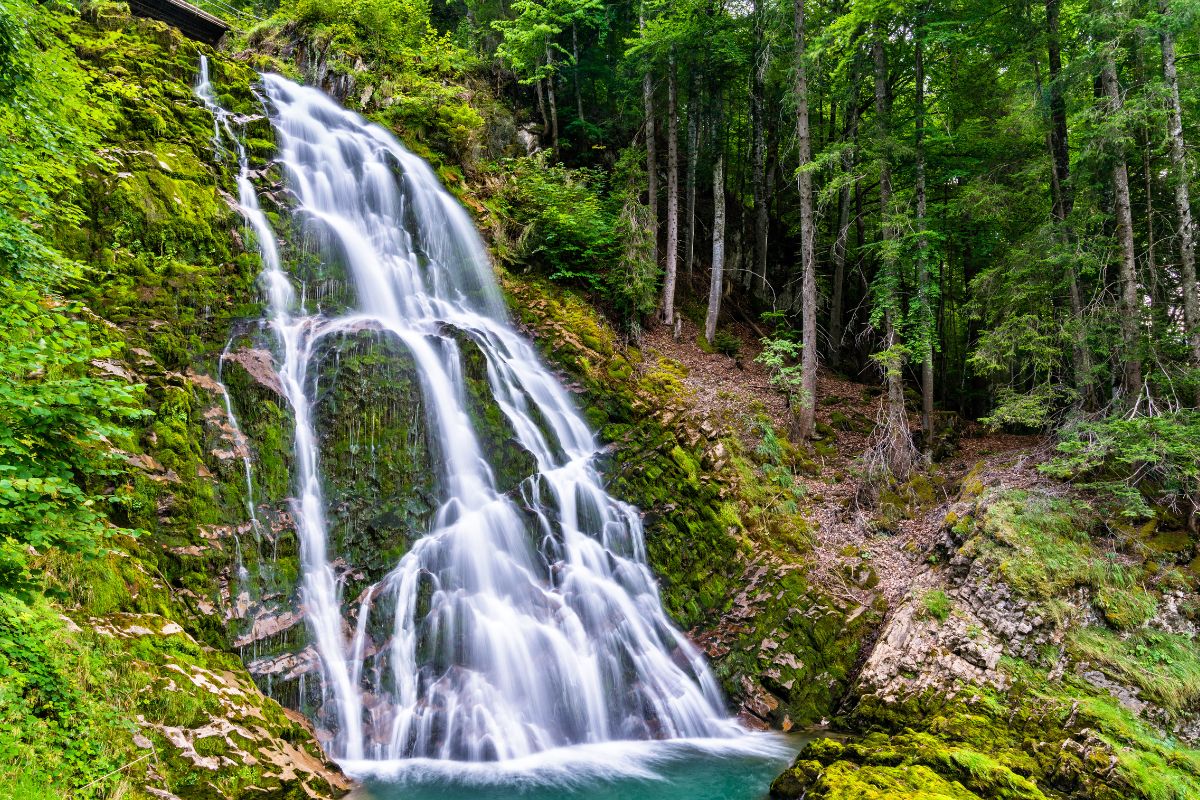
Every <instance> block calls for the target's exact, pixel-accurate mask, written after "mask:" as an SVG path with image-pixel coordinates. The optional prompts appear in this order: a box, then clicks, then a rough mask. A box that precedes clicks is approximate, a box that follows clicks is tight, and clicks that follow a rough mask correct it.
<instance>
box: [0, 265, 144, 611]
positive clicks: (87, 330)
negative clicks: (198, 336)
mask: <svg viewBox="0 0 1200 800" xmlns="http://www.w3.org/2000/svg"><path fill="white" fill-rule="evenodd" d="M78 310H79V309H77V308H73V307H71V306H68V305H65V304H64V305H56V304H54V302H53V301H50V300H46V299H44V298H42V297H41V296H40V295H39V294H38V293H37V292H35V291H33V290H31V289H28V288H23V287H20V286H18V285H16V284H14V283H12V282H7V281H6V282H3V283H0V328H2V329H3V330H4V331H5V336H4V338H3V340H2V341H0V587H9V588H14V587H15V588H27V587H29V586H30V585H32V584H33V583H34V578H33V576H32V575H30V574H29V570H28V558H29V555H28V554H29V550H30V548H33V549H34V550H42V549H44V548H46V547H57V548H60V549H63V550H68V551H81V552H92V551H94V550H95V549H96V546H97V542H98V541H99V540H101V539H103V538H104V537H105V536H107V535H109V534H110V533H111V532H112V530H113V529H112V527H111V526H110V525H109V523H108V520H107V514H106V507H107V506H110V505H112V504H113V503H119V502H121V500H122V496H121V495H120V494H119V493H115V494H110V493H106V490H107V488H108V487H106V486H105V479H106V478H108V477H110V476H114V475H116V474H118V473H119V472H121V470H122V468H123V467H124V461H123V460H122V459H121V458H120V457H119V455H118V453H117V451H116V450H115V447H116V446H117V445H118V444H120V443H121V442H122V441H124V440H125V439H127V438H128V436H127V433H126V431H125V429H124V428H123V427H121V424H120V423H121V422H122V421H125V420H130V419H134V418H136V417H139V416H141V415H142V414H144V413H145V412H144V411H142V410H141V408H140V394H141V387H140V386H130V385H129V384H127V383H124V382H122V381H117V380H109V379H99V378H95V377H92V376H91V374H90V372H91V371H92V369H93V367H92V366H91V362H93V361H95V360H98V359H104V358H108V357H110V356H112V355H113V353H114V351H115V348H114V347H113V346H110V345H107V344H105V343H103V342H98V341H96V339H95V332H94V331H93V330H92V328H91V326H89V325H88V324H87V323H86V322H84V321H82V320H79V319H76V318H75V317H74V316H72V314H71V312H73V311H78Z"/></svg>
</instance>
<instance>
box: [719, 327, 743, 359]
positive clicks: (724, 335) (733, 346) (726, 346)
mask: <svg viewBox="0 0 1200 800" xmlns="http://www.w3.org/2000/svg"><path fill="white" fill-rule="evenodd" d="M713 349H714V350H716V351H717V352H718V353H720V354H721V355H724V356H729V357H730V358H737V354H738V352H740V351H741V349H742V340H741V339H739V338H738V337H737V336H735V335H734V334H732V333H730V332H729V331H726V330H719V331H717V333H716V335H715V336H713Z"/></svg>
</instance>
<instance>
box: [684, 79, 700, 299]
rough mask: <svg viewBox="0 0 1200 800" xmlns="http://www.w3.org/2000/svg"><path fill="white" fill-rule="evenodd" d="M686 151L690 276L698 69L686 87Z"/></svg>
mask: <svg viewBox="0 0 1200 800" xmlns="http://www.w3.org/2000/svg"><path fill="white" fill-rule="evenodd" d="M687 115H688V152H687V199H686V201H685V202H686V205H687V211H686V212H685V213H686V216H687V274H688V279H689V280H690V279H691V277H692V268H693V266H694V264H695V260H696V165H697V163H698V162H699V160H700V71H699V70H698V69H693V70H692V81H691V86H690V88H689V89H688V107H687Z"/></svg>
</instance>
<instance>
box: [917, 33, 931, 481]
mask: <svg viewBox="0 0 1200 800" xmlns="http://www.w3.org/2000/svg"><path fill="white" fill-rule="evenodd" d="M922 35H923V32H922V31H921V30H920V29H918V31H917V33H916V36H915V39H916V41H915V43H914V47H913V65H914V73H915V74H914V78H915V80H914V82H915V84H916V90H917V96H916V104H915V105H916V109H915V110H916V120H915V125H916V160H917V164H916V167H917V170H916V171H917V176H916V192H915V194H916V205H917V209H916V210H917V293H918V304H919V305H918V308H919V313H920V315H921V318H920V326H921V330H920V337H921V338H920V345H921V442H922V444H923V445H924V450H925V456H926V458H929V459H932V458H933V341H934V336H935V335H936V327H935V321H934V319H933V303H932V302H930V286H929V260H928V259H929V252H928V250H929V248H928V244H927V242H926V241H925V53H924V45H923V43H922V41H921V36H922Z"/></svg>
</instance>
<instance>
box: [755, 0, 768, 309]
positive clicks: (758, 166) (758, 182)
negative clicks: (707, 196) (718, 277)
mask: <svg viewBox="0 0 1200 800" xmlns="http://www.w3.org/2000/svg"><path fill="white" fill-rule="evenodd" d="M764 14H765V11H764V9H763V0H754V53H755V64H754V74H753V78H752V81H751V88H750V113H751V117H752V128H753V130H752V132H751V136H752V139H753V149H752V152H751V158H752V159H753V161H754V165H753V178H752V181H753V185H752V187H751V192H752V194H753V197H754V266H753V267H751V270H752V273H753V274H752V276H751V278H752V282H751V284H750V285H751V287H752V288H753V289H754V292H755V294H757V295H758V296H759V297H760V298H765V297H766V294H767V233H768V230H769V224H770V217H769V216H768V214H769V210H768V208H767V146H766V92H767V89H766V80H767V65H768V64H769V63H770V58H771V55H770V50H769V48H768V47H767V45H766V36H765V31H764V28H765V17H764Z"/></svg>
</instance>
